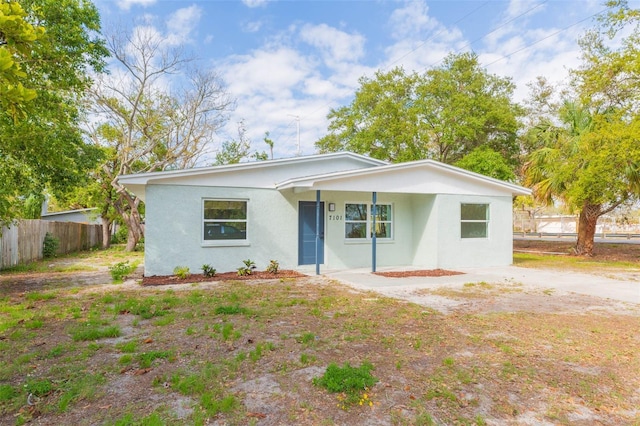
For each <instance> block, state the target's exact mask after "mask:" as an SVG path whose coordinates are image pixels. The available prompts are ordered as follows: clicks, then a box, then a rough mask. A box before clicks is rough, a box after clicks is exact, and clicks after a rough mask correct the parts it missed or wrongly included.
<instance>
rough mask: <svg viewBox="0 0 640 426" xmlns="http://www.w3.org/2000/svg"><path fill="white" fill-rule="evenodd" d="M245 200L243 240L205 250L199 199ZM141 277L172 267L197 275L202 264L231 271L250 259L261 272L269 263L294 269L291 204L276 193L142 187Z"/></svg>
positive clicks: (170, 270)
mask: <svg viewBox="0 0 640 426" xmlns="http://www.w3.org/2000/svg"><path fill="white" fill-rule="evenodd" d="M205 198H212V199H237V200H247V201H248V203H247V241H246V243H245V244H241V245H225V246H213V247H212V246H206V245H203V241H202V232H203V231H202V200H203V199H205ZM146 211H147V215H146V230H147V235H146V238H145V241H146V242H145V274H146V275H171V274H173V269H174V268H175V267H176V266H179V265H180V266H188V267H189V269H190V270H191V272H192V273H201V267H202V265H203V264H210V265H211V266H212V267H214V268H216V269H217V270H218V271H219V272H228V271H234V270H236V269H237V268H239V267H240V266H242V260H244V259H251V260H253V261H254V262H256V265H257V267H258V268H259V269H261V270H264V269H265V268H266V267H267V265H268V263H269V260H271V259H274V260H277V261H278V262H279V263H280V266H281V268H287V269H290V268H295V267H296V266H297V244H298V242H297V234H298V230H297V221H298V219H297V202H296V201H295V200H291V199H287V198H286V197H284V196H283V195H282V194H280V193H279V192H278V191H275V190H269V189H252V188H227V187H224V188H220V187H197V186H182V185H180V186H176V185H149V186H148V187H147V204H146Z"/></svg>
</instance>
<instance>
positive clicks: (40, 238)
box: [0, 220, 102, 269]
mask: <svg viewBox="0 0 640 426" xmlns="http://www.w3.org/2000/svg"><path fill="white" fill-rule="evenodd" d="M47 232H48V233H50V234H51V235H52V236H54V237H55V238H57V239H58V240H59V243H60V244H59V246H58V250H57V254H64V253H71V252H74V251H80V250H88V249H90V248H92V247H99V246H101V245H102V225H90V224H87V223H75V222H51V221H46V220H20V221H17V222H16V223H15V224H14V225H11V226H10V227H4V228H2V233H1V234H0V269H3V268H8V267H11V266H16V265H18V264H21V263H28V262H32V261H34V260H39V259H42V249H43V242H44V237H45V235H46V234H47Z"/></svg>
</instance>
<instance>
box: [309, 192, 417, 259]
mask: <svg viewBox="0 0 640 426" xmlns="http://www.w3.org/2000/svg"><path fill="white" fill-rule="evenodd" d="M371 197H372V194H371V193H369V192H329V191H323V192H321V198H322V200H323V201H324V202H325V209H326V208H328V207H327V206H328V204H329V203H335V204H336V211H335V212H326V214H327V218H326V219H327V220H326V225H325V265H324V267H325V268H326V269H349V268H370V267H371V262H372V258H371V248H372V247H371V240H370V239H368V240H366V241H350V240H348V239H346V238H345V237H344V233H345V223H344V209H345V203H368V204H371ZM377 203H378V204H391V205H392V239H391V240H388V241H385V240H382V239H377V244H376V251H377V256H376V259H377V262H376V263H377V265H378V266H381V267H383V266H405V265H410V264H411V259H412V258H413V219H412V216H413V215H412V206H411V196H409V195H404V194H378V198H377Z"/></svg>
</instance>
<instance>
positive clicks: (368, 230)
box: [343, 201, 394, 241]
mask: <svg viewBox="0 0 640 426" xmlns="http://www.w3.org/2000/svg"><path fill="white" fill-rule="evenodd" d="M349 204H361V205H365V206H366V209H367V210H366V218H365V219H364V220H348V219H347V205H349ZM380 206H388V207H389V213H390V217H391V219H390V220H376V224H379V223H387V224H388V225H389V230H390V232H389V236H388V237H376V240H381V241H391V240H393V218H394V211H393V204H392V203H376V208H379V207H380ZM372 209H373V204H372V203H371V202H363V201H353V202H345V203H344V226H343V236H344V239H345V240H346V241H368V240H371V239H372V235H371V232H372V228H373V216H372V215H371V212H372ZM348 223H364V224H365V237H364V238H362V237H360V238H350V237H348V236H347V224H348Z"/></svg>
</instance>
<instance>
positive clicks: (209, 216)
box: [203, 200, 247, 241]
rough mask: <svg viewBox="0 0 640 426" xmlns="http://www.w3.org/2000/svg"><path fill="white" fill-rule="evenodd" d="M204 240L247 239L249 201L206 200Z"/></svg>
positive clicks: (204, 207)
mask: <svg viewBox="0 0 640 426" xmlns="http://www.w3.org/2000/svg"><path fill="white" fill-rule="evenodd" d="M203 210H204V211H203V218H204V219H203V221H204V227H203V228H204V240H205V241H220V240H225V241H226V240H246V239H247V202H246V201H237V200H204V205H203Z"/></svg>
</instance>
